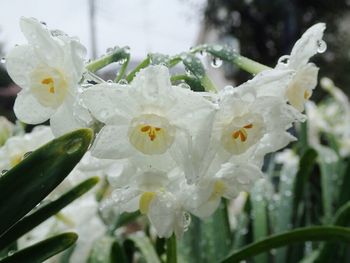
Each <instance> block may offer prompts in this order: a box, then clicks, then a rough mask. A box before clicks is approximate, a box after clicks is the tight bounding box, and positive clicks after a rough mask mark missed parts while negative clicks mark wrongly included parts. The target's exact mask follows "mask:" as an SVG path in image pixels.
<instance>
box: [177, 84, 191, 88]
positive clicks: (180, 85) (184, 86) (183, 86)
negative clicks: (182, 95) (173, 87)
mask: <svg viewBox="0 0 350 263" xmlns="http://www.w3.org/2000/svg"><path fill="white" fill-rule="evenodd" d="M179 87H180V88H183V89H191V87H190V85H188V84H187V83H180V84H179Z"/></svg>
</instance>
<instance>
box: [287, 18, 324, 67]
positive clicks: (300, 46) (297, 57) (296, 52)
mask: <svg viewBox="0 0 350 263" xmlns="http://www.w3.org/2000/svg"><path fill="white" fill-rule="evenodd" d="M325 29H326V25H325V24H324V23H318V24H316V25H313V26H312V27H310V28H309V29H308V30H307V31H306V32H305V33H304V34H303V35H302V36H301V38H300V39H299V40H298V41H297V42H296V43H295V45H294V47H293V49H292V52H291V54H290V57H289V63H288V66H289V68H293V69H297V68H299V67H300V66H303V65H305V64H306V63H307V62H308V61H309V59H310V58H311V57H312V56H313V55H315V54H316V53H317V52H318V49H319V45H320V41H323V40H322V37H323V31H324V30H325Z"/></svg>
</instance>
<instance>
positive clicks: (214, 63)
mask: <svg viewBox="0 0 350 263" xmlns="http://www.w3.org/2000/svg"><path fill="white" fill-rule="evenodd" d="M210 64H211V66H212V67H213V68H219V67H221V65H222V60H221V59H219V58H213V59H212V60H211V63H210Z"/></svg>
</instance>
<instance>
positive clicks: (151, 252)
mask: <svg viewBox="0 0 350 263" xmlns="http://www.w3.org/2000/svg"><path fill="white" fill-rule="evenodd" d="M129 239H130V240H131V241H133V242H134V244H135V246H136V247H137V248H138V249H139V250H140V252H141V254H142V256H143V258H144V260H145V262H147V263H160V259H159V258H158V256H157V253H156V251H155V249H154V247H153V245H152V243H151V241H150V240H149V238H148V237H147V236H146V235H145V234H144V233H143V232H138V233H136V234H133V235H131V236H129Z"/></svg>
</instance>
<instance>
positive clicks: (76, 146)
mask: <svg viewBox="0 0 350 263" xmlns="http://www.w3.org/2000/svg"><path fill="white" fill-rule="evenodd" d="M83 142H84V140H83V139H81V138H76V139H73V140H72V141H70V142H68V143H67V145H66V147H65V148H66V152H67V153H68V154H73V153H75V152H77V151H79V150H81V149H82V146H83Z"/></svg>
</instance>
